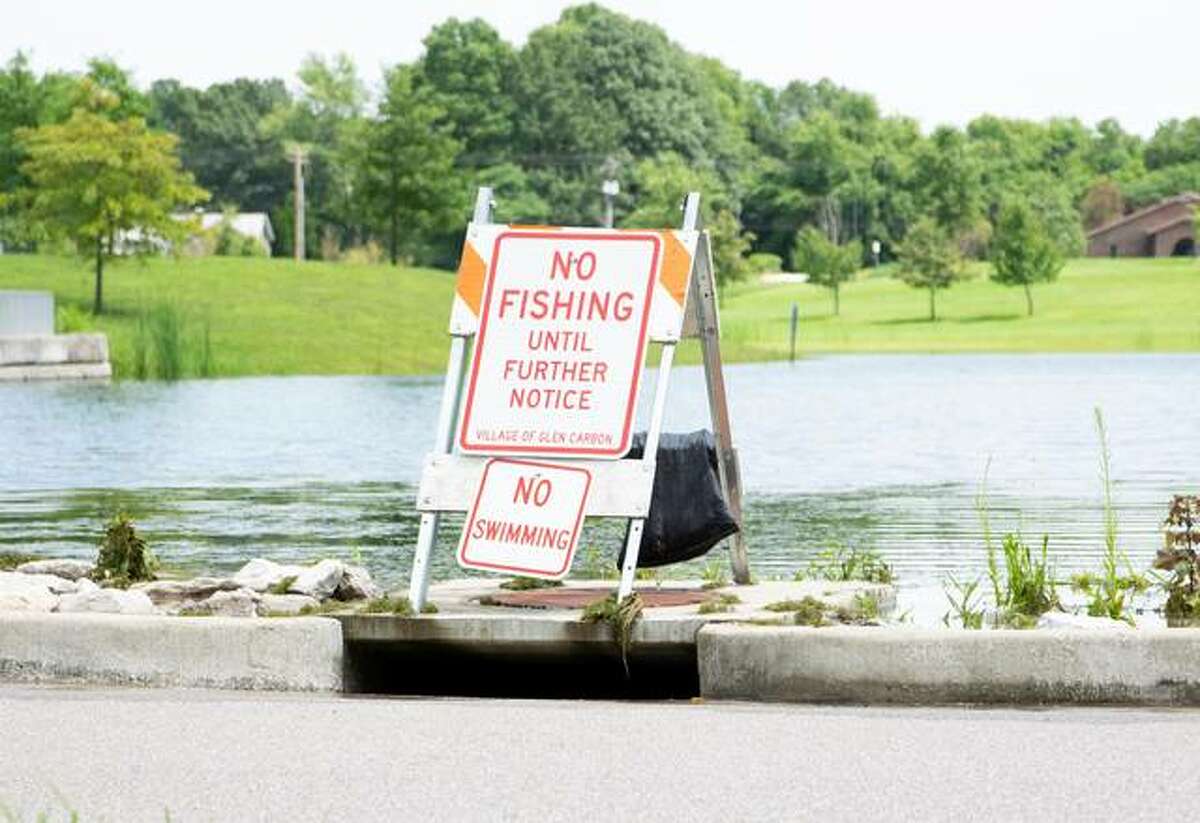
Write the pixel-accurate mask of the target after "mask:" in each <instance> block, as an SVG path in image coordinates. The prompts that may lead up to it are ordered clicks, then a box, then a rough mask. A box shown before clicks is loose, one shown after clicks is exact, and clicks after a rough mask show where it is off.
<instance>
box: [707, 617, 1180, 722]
mask: <svg viewBox="0 0 1200 823" xmlns="http://www.w3.org/2000/svg"><path fill="white" fill-rule="evenodd" d="M697 653H698V663H699V668H700V693H701V694H702V695H703V696H704V697H710V698H726V699H739V700H775V701H794V702H850V703H903V704H937V703H964V702H966V703H1139V704H1180V705H1200V629H1158V630H1155V629H1136V630H1134V629H1130V630H1110V631H1080V630H1075V631H965V630H949V629H944V630H920V629H885V628H880V629H864V628H827V629H808V628H800V627H765V626H732V625H728V626H718V625H710V626H706V627H705V628H704V629H702V630H701V631H700V634H699V636H698V637H697Z"/></svg>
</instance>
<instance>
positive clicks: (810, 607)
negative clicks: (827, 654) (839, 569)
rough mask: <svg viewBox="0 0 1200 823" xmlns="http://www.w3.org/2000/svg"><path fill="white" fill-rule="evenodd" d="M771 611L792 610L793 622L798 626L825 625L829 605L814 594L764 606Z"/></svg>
mask: <svg viewBox="0 0 1200 823" xmlns="http://www.w3.org/2000/svg"><path fill="white" fill-rule="evenodd" d="M763 608H764V609H766V610H767V611H769V612H792V622H793V623H795V624H796V625H797V626H824V625H825V623H826V620H825V613H826V612H827V611H829V606H828V605H827V604H825V603H823V602H821V601H820V600H818V599H817V598H815V597H813V596H812V595H805V596H804V597H803V598H802V599H800V600H777V601H775V602H774V603H768V604H767V605H765V606H763Z"/></svg>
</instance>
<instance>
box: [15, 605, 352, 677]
mask: <svg viewBox="0 0 1200 823" xmlns="http://www.w3.org/2000/svg"><path fill="white" fill-rule="evenodd" d="M342 656H343V652H342V631H341V626H340V625H339V624H338V622H337V621H336V620H329V619H327V618H321V617H310V618H289V619H263V620H259V619H252V618H222V617H205V618H181V617H134V616H128V615H105V614H27V613H22V612H11V613H5V614H0V681H2V680H7V681H18V682H86V683H89V684H105V685H133V686H172V687H192V688H210V689H255V690H280V691H319V692H339V691H341V690H342V687H343V659H342Z"/></svg>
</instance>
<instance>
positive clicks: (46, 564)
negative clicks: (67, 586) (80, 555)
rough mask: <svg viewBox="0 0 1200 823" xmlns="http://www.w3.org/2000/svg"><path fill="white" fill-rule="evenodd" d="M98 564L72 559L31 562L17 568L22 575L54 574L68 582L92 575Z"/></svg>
mask: <svg viewBox="0 0 1200 823" xmlns="http://www.w3.org/2000/svg"><path fill="white" fill-rule="evenodd" d="M94 568H96V564H95V563H93V562H92V561H90V560H72V559H70V558H51V559H48V560H30V561H29V562H28V563H22V564H21V565H19V566H17V571H19V572H21V573H22V574H52V575H54V576H55V577H63V578H66V579H67V580H79V579H80V578H82V577H87V576H88V575H90V574H91V573H92V569H94Z"/></svg>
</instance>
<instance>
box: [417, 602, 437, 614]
mask: <svg viewBox="0 0 1200 823" xmlns="http://www.w3.org/2000/svg"><path fill="white" fill-rule="evenodd" d="M438 611H439V610H438V607H437V603H434V602H433V601H431V600H429V601H426V602H425V605H424V606H422V607H421V614H437V613H438Z"/></svg>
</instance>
